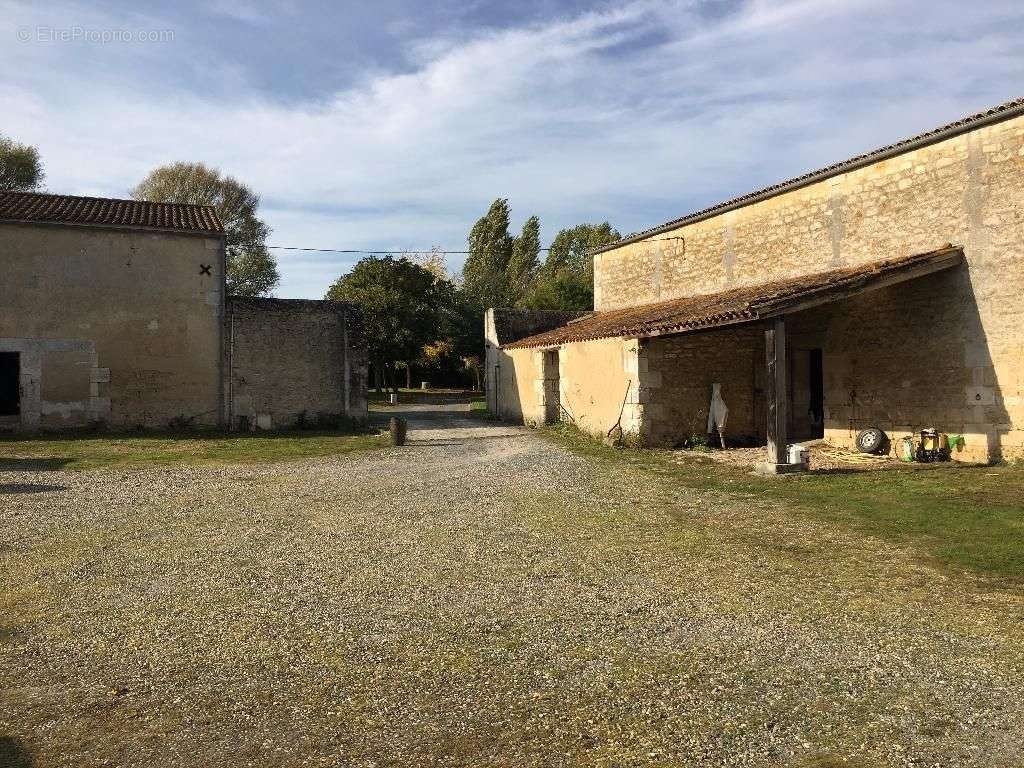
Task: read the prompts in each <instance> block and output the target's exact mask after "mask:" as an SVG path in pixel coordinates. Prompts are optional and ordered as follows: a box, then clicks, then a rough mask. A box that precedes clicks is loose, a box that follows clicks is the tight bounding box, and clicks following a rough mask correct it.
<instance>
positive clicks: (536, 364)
mask: <svg viewBox="0 0 1024 768" xmlns="http://www.w3.org/2000/svg"><path fill="white" fill-rule="evenodd" d="M496 361H497V367H496V368H495V369H494V370H493V371H492V388H491V390H489V392H490V395H491V397H492V398H493V400H494V403H495V404H496V406H492V407H491V410H492V412H494V413H497V414H498V416H499V417H500V418H502V419H504V420H505V421H514V422H519V423H522V424H531V425H534V424H543V423H544V421H545V407H544V406H545V403H544V399H543V394H542V392H543V381H544V367H543V366H544V352H543V350H540V349H510V350H499V351H498V353H497V358H496Z"/></svg>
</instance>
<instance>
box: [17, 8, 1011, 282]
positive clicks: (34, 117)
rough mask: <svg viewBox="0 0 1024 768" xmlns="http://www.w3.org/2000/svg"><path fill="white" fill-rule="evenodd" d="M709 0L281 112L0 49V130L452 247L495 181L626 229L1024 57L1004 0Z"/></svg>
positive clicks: (92, 158) (74, 178)
mask: <svg viewBox="0 0 1024 768" xmlns="http://www.w3.org/2000/svg"><path fill="white" fill-rule="evenodd" d="M911 6H913V7H911ZM16 10H18V11H19V14H20V16H19V18H21V19H24V18H25V12H24V7H23V6H18V8H17V9H16ZM699 11H700V8H699V7H698V6H696V5H694V4H690V3H670V2H652V1H644V2H637V3H630V4H626V5H623V6H622V7H619V8H617V9H615V10H612V11H608V12H605V13H590V14H585V15H583V16H580V17H578V18H574V19H569V20H562V21H558V22H554V23H549V24H547V25H537V26H531V27H528V28H522V29H509V30H504V31H498V32H494V31H489V32H486V33H481V34H479V35H478V36H477V37H475V38H471V39H468V40H462V41H459V42H458V43H456V42H454V41H410V46H416V51H417V57H418V59H417V60H418V61H420V65H419V67H418V68H417V69H416V70H415V71H413V72H411V73H404V74H376V75H373V76H371V77H369V78H368V79H366V80H365V81H364V82H363V83H362V84H361V85H360V86H358V87H355V88H352V89H349V90H345V91H341V92H338V93H334V94H332V95H331V96H330V97H329V98H327V99H324V100H321V101H318V102H316V103H305V104H287V105H282V104H281V103H279V102H277V101H273V100H271V99H269V98H267V97H266V96H265V95H263V94H260V93H256V92H254V91H252V90H248V89H246V88H245V87H244V85H242V84H243V83H244V82H245V80H246V78H245V73H244V72H241V73H234V74H232V72H231V70H230V68H225V70H224V73H225V74H224V76H225V77H236V78H237V88H238V90H237V92H236V93H235V95H234V96H233V97H232V98H230V99H224V98H223V97H221V96H217V97H211V96H208V95H206V94H208V93H209V89H208V88H207V87H206V84H204V83H203V82H195V83H192V87H191V88H188V87H166V88H165V87H161V81H160V80H159V66H160V64H161V63H162V62H161V60H159V59H158V60H157V61H154V59H153V57H154V56H155V55H156V54H154V52H153V51H151V50H150V51H141V52H132V51H127V52H126V51H124V50H119V51H117V52H115V54H116V58H117V61H118V63H119V65H120V66H121V68H120V69H119V70H118V72H117V74H116V75H115V74H112V75H109V76H106V77H101V78H97V77H96V75H95V70H89V75H88V77H85V76H81V77H80V76H79V75H78V74H77V73H76V68H75V67H74V66H73V57H72V54H71V53H69V52H67V51H59V50H58V51H54V50H52V49H50V50H43V51H40V50H38V49H32V50H29V51H24V50H23V49H22V50H19V49H18V47H17V46H13V47H12V46H2V47H0V66H2V67H3V68H4V71H6V72H14V73H15V74H14V76H12V77H9V78H7V80H6V82H5V84H3V85H0V116H2V122H0V130H3V131H5V132H7V133H10V134H12V135H15V136H17V137H18V138H19V139H21V140H23V141H30V142H32V143H35V144H37V145H38V146H39V147H40V149H41V151H42V153H43V156H44V159H45V162H46V165H47V170H48V174H49V184H50V186H51V188H53V189H55V190H59V191H65V192H77V193H94V194H109V195H123V194H125V193H126V192H127V190H128V189H129V188H130V187H131V185H132V184H133V183H135V182H136V181H137V180H138V179H139V178H141V177H142V176H143V175H144V174H145V173H146V172H147V171H148V170H149V169H150V168H152V167H154V166H155V165H158V164H160V163H164V162H168V161H171V160H179V159H195V160H203V161H206V162H209V163H211V164H213V165H216V166H219V167H221V168H223V169H224V170H226V171H228V172H230V173H232V174H234V175H236V176H237V177H239V178H241V179H243V180H245V181H246V182H248V183H249V184H251V185H252V186H253V187H254V188H256V189H257V190H259V191H260V192H261V193H262V194H263V196H264V199H265V201H266V206H265V214H266V216H267V218H268V220H269V222H270V223H271V225H272V226H273V227H274V229H275V234H274V236H273V240H274V241H275V242H277V243H282V244H286V245H304V246H321V247H331V246H339V247H353V248H359V247H374V248H376V247H395V248H407V247H412V248H423V247H427V246H430V245H433V244H439V245H442V246H447V247H452V248H456V249H461V248H462V247H463V246H464V238H465V234H466V232H467V231H468V229H469V226H470V225H471V223H472V220H473V219H474V218H475V217H476V216H478V215H479V214H480V213H481V212H482V211H483V210H484V209H485V208H486V206H487V205H488V204H489V202H490V201H491V200H492V199H493V198H495V197H498V196H504V197H509V198H510V200H511V203H512V206H513V209H514V211H515V213H516V215H517V216H520V217H522V218H525V217H526V216H527V215H529V214H530V213H538V214H539V215H540V216H541V219H542V223H543V224H544V225H545V233H546V234H547V235H548V236H549V237H550V236H552V235H553V234H554V230H555V228H556V227H558V226H563V225H569V224H572V223H576V222H578V221H583V220H601V219H605V218H608V219H610V220H611V221H612V222H613V224H615V225H616V226H618V227H619V228H620V229H622V230H623V231H628V230H632V229H637V228H640V227H643V226H648V225H653V224H656V223H658V222H659V221H660V220H663V219H665V218H671V217H674V216H678V215H681V214H683V213H686V212H687V211H688V210H689V209H691V208H693V207H698V206H701V205H704V204H708V203H713V202H715V201H716V200H717V199H719V198H721V197H723V196H727V195H731V194H736V193H741V192H744V191H747V190H748V189H750V188H753V187H754V186H756V185H760V184H763V183H770V182H773V181H777V180H779V179H780V178H784V177H786V176H791V175H795V174H797V173H800V172H802V171H805V170H808V169H809V168H811V167H814V166H817V165H821V164H825V163H828V162H832V161H836V160H840V159H842V158H843V157H844V156H846V155H849V154H853V153H856V152H859V151H863V150H866V149H870V148H872V147H873V146H874V145H879V144H883V143H888V142H889V141H891V140H894V139H897V138H901V137H902V136H904V135H906V134H908V133H912V132H916V131H918V130H922V129H927V128H930V127H933V126H934V125H937V124H938V123H940V122H943V121H945V120H948V119H953V118H955V117H958V116H959V115H960V114H961V113H965V112H967V111H970V110H974V109H979V108H982V107H984V106H987V105H990V104H992V103H995V102H998V101H1000V100H1003V99H1007V98H1012V97H1014V96H1016V95H1018V94H1016V93H1014V89H1015V88H1017V87H1018V86H1017V83H1019V82H1021V74H1022V70H1024V65H1022V63H1021V60H1020V59H1019V57H1017V56H1016V55H1014V53H1013V51H1014V48H1015V47H1018V46H1019V45H1020V43H1021V38H1022V37H1024V31H1022V30H1024V24H1021V23H1020V22H1021V21H1024V16H1022V11H1021V9H1019V8H1018V6H1017V4H1015V3H1008V2H1007V3H1000V2H993V3H990V4H986V5H985V6H983V7H976V8H975V10H974V12H973V13H972V14H970V15H965V14H963V13H962V8H961V6H960V5H959V4H958V3H952V2H950V3H927V4H924V3H908V4H905V5H902V6H898V7H893V5H892V4H890V3H882V2H881V0H859V1H858V2H844V3H833V2H811V1H810V0H799V1H796V2H772V3H768V2H756V3H751V4H749V5H747V6H745V7H743V8H742V9H741V10H739V11H738V12H736V13H733V14H727V15H725V16H722V17H720V18H718V19H717V20H708V19H707V18H706V17H704V16H702V15H701V14H700V13H699ZM1012 21H1016V22H1017V23H1011V22H1012ZM148 23H155V24H159V23H160V20H149V22H148ZM951 29H953V30H956V31H957V34H955V35H954V34H951V33H950V31H949V30H951ZM0 34H3V32H2V31H0ZM29 47H30V48H31V46H29ZM22 53H24V54H25V55H26V57H27V58H28V59H29V60H31V61H32V63H33V67H34V69H33V74H26V70H25V69H23V68H22V66H21V65H23V64H24V59H23V58H22V56H21V54H22ZM88 53H90V52H89V51H85V52H81V51H80V52H79V53H77V54H75V55H85V54H88ZM92 53H93V54H95V53H96V52H92ZM99 53H100V54H103V53H104V52H99ZM166 53H167V52H166V51H164V52H162V53H161V55H165V54H166ZM115 54H111V55H115ZM206 55H211V52H206ZM132 56H135V57H136V58H131V57H132ZM281 65H282V66H286V65H287V62H282V63H281ZM133 67H136V68H137V70H133V69H132V68H133ZM126 72H127V73H128V74H127V75H126ZM133 72H134V76H132V73H133ZM215 74H216V71H215ZM154 78H156V79H154ZM281 258H282V271H283V273H284V277H285V281H284V285H283V286H282V289H281V290H280V292H279V293H280V294H281V295H303V296H318V295H320V294H322V292H323V290H324V289H325V288H326V285H327V284H328V283H329V282H330V280H331V279H333V277H335V276H336V275H337V273H338V272H339V271H341V270H342V269H344V268H346V261H345V260H344V259H343V258H342V257H338V258H337V259H336V260H332V259H331V258H330V257H320V256H317V257H315V258H314V257H311V256H308V255H306V256H303V257H301V258H300V257H298V256H297V255H294V254H292V255H285V254H282V255H281ZM451 261H452V262H453V263H456V264H457V263H459V260H458V259H454V258H453V259H452V260H451ZM332 270H333V271H332Z"/></svg>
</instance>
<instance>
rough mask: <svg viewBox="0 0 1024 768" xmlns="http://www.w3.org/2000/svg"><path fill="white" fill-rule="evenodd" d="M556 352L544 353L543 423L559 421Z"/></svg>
mask: <svg viewBox="0 0 1024 768" xmlns="http://www.w3.org/2000/svg"><path fill="white" fill-rule="evenodd" d="M559 388H560V387H559V374H558V350H557V349H549V350H547V351H546V352H545V353H544V423H545V424H554V423H555V422H558V421H561V418H562V403H561V396H560V393H559Z"/></svg>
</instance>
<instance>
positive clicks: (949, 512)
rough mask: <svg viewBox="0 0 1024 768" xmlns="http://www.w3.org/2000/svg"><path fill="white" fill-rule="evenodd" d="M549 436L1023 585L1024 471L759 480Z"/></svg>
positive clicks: (578, 438)
mask: <svg viewBox="0 0 1024 768" xmlns="http://www.w3.org/2000/svg"><path fill="white" fill-rule="evenodd" d="M543 433H544V434H545V435H547V436H548V437H549V438H550V439H552V440H555V441H556V442H558V443H560V444H562V445H565V446H567V447H569V448H571V449H572V450H575V451H578V452H581V453H585V454H587V455H591V456H595V457H600V458H602V459H604V460H606V461H610V462H625V463H629V464H632V465H634V466H636V467H638V468H640V469H641V470H642V471H646V472H651V473H655V474H657V475H659V476H660V477H662V478H664V477H665V476H666V475H667V476H668V477H669V479H670V480H671V482H672V483H673V484H678V485H680V486H683V487H688V488H699V489H706V490H716V491H722V492H725V493H727V494H730V495H733V496H736V495H739V496H744V497H749V503H750V504H759V503H766V502H781V503H785V504H786V505H787V507H789V508H791V509H793V510H794V511H796V512H798V513H799V514H806V515H810V516H813V517H815V518H818V519H826V520H830V521H833V522H836V523H838V524H840V525H848V526H852V527H854V528H856V529H858V530H860V531H862V532H864V533H868V534H870V535H873V536H877V537H879V538H882V539H885V540H887V541H890V542H895V543H897V544H899V545H904V546H908V547H911V548H913V549H914V550H915V551H916V552H918V553H919V554H920V556H921V557H922V558H924V559H926V560H928V561H930V562H933V563H937V564H941V565H943V566H945V567H947V568H950V569H953V570H956V571H959V572H969V573H974V574H977V575H980V576H985V577H988V578H993V579H999V580H1006V581H1008V582H1013V583H1014V584H1020V583H1024V464H1020V463H1018V464H1012V465H997V466H969V465H958V464H947V465H936V466H933V467H928V468H913V467H900V468H894V469H893V470H891V471H889V470H887V471H876V472H845V473H844V472H821V473H813V472H812V473H808V474H804V475H793V476H784V477H760V476H756V475H752V474H750V473H749V472H747V471H745V470H742V469H739V468H735V467H731V466H727V465H723V464H721V463H719V462H715V461H713V460H712V459H708V458H701V457H692V458H689V457H688V458H686V459H684V460H682V461H680V460H679V459H678V454H676V455H675V456H673V455H671V454H670V453H669V452H667V451H657V450H643V449H640V450H621V449H615V448H608V447H606V446H604V445H602V444H600V443H598V442H596V441H594V440H592V439H590V438H589V437H587V436H585V435H582V434H581V433H579V432H578V431H576V430H575V429H573V428H571V427H551V428H547V429H545V430H543Z"/></svg>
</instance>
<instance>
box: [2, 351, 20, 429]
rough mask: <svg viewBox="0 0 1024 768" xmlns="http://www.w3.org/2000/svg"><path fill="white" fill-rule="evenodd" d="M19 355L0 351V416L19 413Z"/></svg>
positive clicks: (17, 414)
mask: <svg viewBox="0 0 1024 768" xmlns="http://www.w3.org/2000/svg"><path fill="white" fill-rule="evenodd" d="M20 379H21V355H20V353H18V352H0V416H19V415H20V414H21V382H20Z"/></svg>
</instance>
